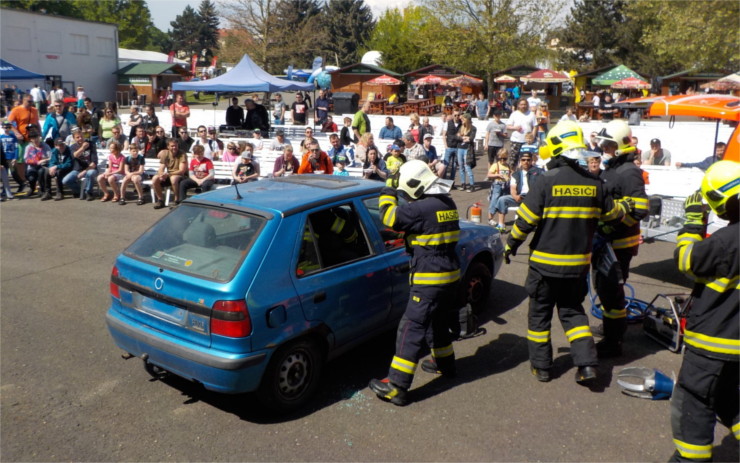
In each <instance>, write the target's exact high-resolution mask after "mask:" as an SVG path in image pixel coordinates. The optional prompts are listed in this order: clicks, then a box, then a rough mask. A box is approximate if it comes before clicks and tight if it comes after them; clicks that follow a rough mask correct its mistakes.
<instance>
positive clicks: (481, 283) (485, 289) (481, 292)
mask: <svg viewBox="0 0 740 463" xmlns="http://www.w3.org/2000/svg"><path fill="white" fill-rule="evenodd" d="M492 279H493V277H492V276H491V271H490V270H489V269H488V267H486V265H485V264H483V263H482V262H473V263H472V264H470V267H468V270H467V272H465V278H463V282H462V285H463V287H462V290H463V292H464V294H465V296H466V297H467V302H469V303H470V306H471V307H472V308H473V313H474V314H476V315H477V314H480V313H482V312H483V311H485V310H486V305H487V303H488V295H489V294H490V292H491V280H492Z"/></svg>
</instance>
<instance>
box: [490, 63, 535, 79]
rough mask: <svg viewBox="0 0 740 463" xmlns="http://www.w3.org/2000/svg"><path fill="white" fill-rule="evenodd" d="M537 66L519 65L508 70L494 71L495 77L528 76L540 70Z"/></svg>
mask: <svg viewBox="0 0 740 463" xmlns="http://www.w3.org/2000/svg"><path fill="white" fill-rule="evenodd" d="M539 69H540V68H538V67H537V66H530V65H529V64H517V65H516V66H509V67H508V68H506V69H499V70H497V71H493V76H494V77H496V76H500V75H502V74H509V75H510V76H514V77H519V76H526V75H527V74H529V73H532V72H534V71H537V70H539Z"/></svg>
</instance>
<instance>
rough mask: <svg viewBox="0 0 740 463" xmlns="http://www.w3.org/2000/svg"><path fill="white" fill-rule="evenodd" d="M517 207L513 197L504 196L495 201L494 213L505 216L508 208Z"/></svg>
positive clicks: (517, 204)
mask: <svg viewBox="0 0 740 463" xmlns="http://www.w3.org/2000/svg"><path fill="white" fill-rule="evenodd" d="M515 206H519V203H518V202H516V200H515V199H514V197H513V196H511V195H504V196H501V197H500V198H499V199H498V201H496V211H498V212H500V213H501V214H504V215H506V211H507V210H508V209H509V208H510V207H515Z"/></svg>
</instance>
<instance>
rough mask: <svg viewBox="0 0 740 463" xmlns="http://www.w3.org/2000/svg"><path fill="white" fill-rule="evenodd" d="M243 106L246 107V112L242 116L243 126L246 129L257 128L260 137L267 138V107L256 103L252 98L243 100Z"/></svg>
mask: <svg viewBox="0 0 740 463" xmlns="http://www.w3.org/2000/svg"><path fill="white" fill-rule="evenodd" d="M244 106H245V107H246V108H247V114H246V115H245V116H244V128H245V129H247V130H259V131H260V132H261V133H262V137H264V138H267V137H268V136H269V135H270V133H269V132H270V117H269V115H268V114H267V109H265V107H264V106H262V105H261V104H257V103H255V102H254V100H253V99H251V98H247V99H246V100H244Z"/></svg>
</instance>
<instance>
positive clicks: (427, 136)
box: [424, 133, 434, 140]
mask: <svg viewBox="0 0 740 463" xmlns="http://www.w3.org/2000/svg"><path fill="white" fill-rule="evenodd" d="M427 138H434V135H432V134H431V133H428V134H426V135H424V140H426V139H427Z"/></svg>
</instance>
